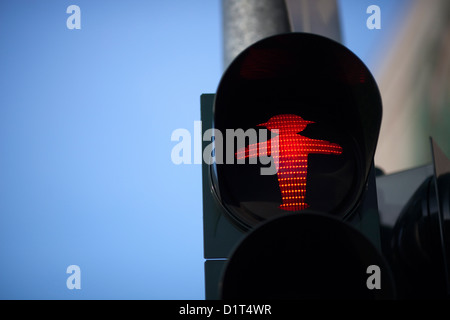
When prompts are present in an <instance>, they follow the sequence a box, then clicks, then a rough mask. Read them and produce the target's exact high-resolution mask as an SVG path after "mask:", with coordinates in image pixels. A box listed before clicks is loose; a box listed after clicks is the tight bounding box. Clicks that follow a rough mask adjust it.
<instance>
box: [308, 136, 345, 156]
mask: <svg viewBox="0 0 450 320" xmlns="http://www.w3.org/2000/svg"><path fill="white" fill-rule="evenodd" d="M307 150H308V153H321V154H341V153H342V147H341V146H340V145H338V144H337V143H332V142H329V141H325V140H315V139H311V140H309V141H308V146H307Z"/></svg>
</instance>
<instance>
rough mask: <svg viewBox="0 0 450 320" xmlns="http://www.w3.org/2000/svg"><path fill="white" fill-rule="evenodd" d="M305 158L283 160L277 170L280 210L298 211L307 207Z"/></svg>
mask: <svg viewBox="0 0 450 320" xmlns="http://www.w3.org/2000/svg"><path fill="white" fill-rule="evenodd" d="M306 161H307V158H306V157H302V158H297V159H284V161H283V164H281V163H280V167H279V170H278V184H279V186H280V191H281V198H282V201H283V203H282V204H281V205H280V209H282V210H287V211H300V210H304V209H306V208H308V207H309V205H308V204H307V203H306V201H305V196H306V176H307V166H306Z"/></svg>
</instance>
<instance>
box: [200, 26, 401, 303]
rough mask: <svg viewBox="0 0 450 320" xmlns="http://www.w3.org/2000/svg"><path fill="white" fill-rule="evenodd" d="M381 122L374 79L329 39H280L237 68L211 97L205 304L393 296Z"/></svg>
mask: <svg viewBox="0 0 450 320" xmlns="http://www.w3.org/2000/svg"><path fill="white" fill-rule="evenodd" d="M381 115H382V103H381V97H380V93H379V91H378V87H377V84H376V82H375V80H374V78H373V76H372V75H371V73H370V71H369V70H368V69H367V67H366V66H365V65H364V64H363V63H362V62H361V61H360V60H359V59H358V58H357V57H356V55H354V54H353V53H352V52H351V51H350V50H348V49H347V48H346V47H344V46H342V45H341V44H339V43H337V42H335V41H332V40H330V39H327V38H325V37H322V36H318V35H313V34H306V33H289V34H283V35H276V36H272V37H269V38H266V39H263V40H261V41H259V42H257V43H255V44H253V45H252V46H250V47H249V48H247V49H246V50H244V51H243V52H242V53H241V54H240V55H239V56H238V57H237V58H236V59H235V60H234V61H233V62H232V63H231V65H230V66H229V67H228V69H227V70H226V72H225V73H224V75H223V77H222V79H221V81H220V84H219V86H218V89H217V92H216V94H215V95H202V124H203V129H202V130H203V133H206V132H207V131H208V130H209V132H210V134H209V135H207V136H214V138H211V139H212V140H213V143H212V145H213V148H210V149H208V150H209V151H211V152H210V161H208V162H207V163H204V164H203V168H202V174H203V218H204V254H205V258H206V262H205V282H206V298H207V299H217V298H224V299H228V298H231V299H232V298H321V297H323V298H367V299H371V298H393V297H394V296H395V285H394V281H393V279H392V273H391V268H390V266H389V265H388V263H387V261H386V259H385V258H384V257H383V255H382V251H381V239H380V224H379V215H378V207H377V196H376V186H375V169H374V164H373V157H374V153H375V149H376V145H377V139H378V134H379V130H380V124H381ZM211 130H213V131H211ZM208 146H210V141H203V147H204V149H207V148H208ZM372 275H374V277H372Z"/></svg>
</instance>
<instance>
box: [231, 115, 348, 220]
mask: <svg viewBox="0 0 450 320" xmlns="http://www.w3.org/2000/svg"><path fill="white" fill-rule="evenodd" d="M310 123H314V122H313V121H307V120H303V119H302V118H301V117H299V116H297V115H294V114H281V115H276V116H274V117H272V118H270V120H269V121H268V122H266V123H262V124H259V125H258V126H263V127H266V128H267V129H269V130H278V137H277V138H278V139H277V140H278V155H272V157H273V158H274V162H275V165H276V169H277V177H278V184H279V186H280V190H281V198H282V201H283V203H282V204H281V205H280V209H283V210H287V211H300V210H304V209H306V208H308V207H309V205H308V204H307V203H306V200H305V196H306V188H307V185H308V183H307V173H308V155H309V154H310V153H319V154H335V155H338V154H341V153H342V147H341V146H340V145H338V144H336V143H331V142H328V141H325V140H316V139H311V138H308V137H304V136H301V135H299V134H298V133H299V132H301V131H303V130H304V129H305V128H306V126H307V125H308V124H310ZM274 143H276V142H274V141H272V140H268V141H265V142H260V143H256V144H251V145H249V146H248V147H246V148H241V149H239V150H238V151H237V153H236V157H237V158H238V159H243V158H253V157H257V156H265V155H271V146H272V145H273V146H275V144H274Z"/></svg>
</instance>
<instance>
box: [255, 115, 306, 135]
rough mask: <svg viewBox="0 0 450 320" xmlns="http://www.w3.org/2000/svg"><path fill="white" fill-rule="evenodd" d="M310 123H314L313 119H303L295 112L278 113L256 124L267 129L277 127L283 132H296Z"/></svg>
mask: <svg viewBox="0 0 450 320" xmlns="http://www.w3.org/2000/svg"><path fill="white" fill-rule="evenodd" d="M310 123H314V121H308V120H304V119H303V118H302V117H300V116H298V115H296V114H279V115H276V116H273V117H272V118H270V119H269V121H267V122H266V123H261V124H258V127H266V128H267V129H269V130H272V129H277V130H279V131H281V132H284V133H297V132H300V131H303V130H305V128H306V126H307V125H308V124H310Z"/></svg>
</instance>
